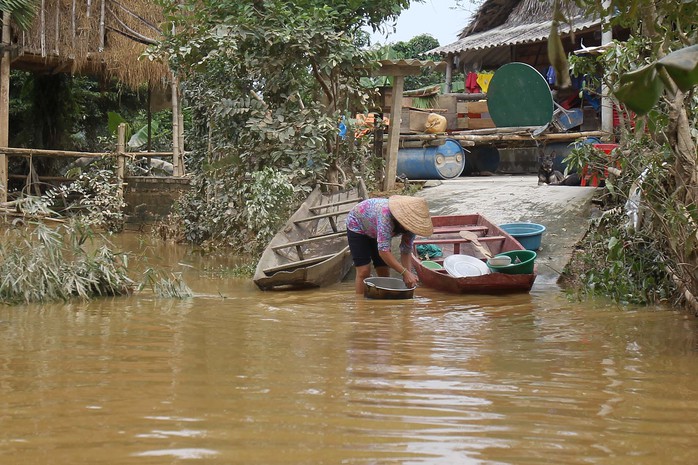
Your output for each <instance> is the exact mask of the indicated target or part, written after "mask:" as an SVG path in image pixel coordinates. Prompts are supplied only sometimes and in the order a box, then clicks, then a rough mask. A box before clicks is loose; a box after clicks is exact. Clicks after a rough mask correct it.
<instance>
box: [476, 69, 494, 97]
mask: <svg viewBox="0 0 698 465" xmlns="http://www.w3.org/2000/svg"><path fill="white" fill-rule="evenodd" d="M492 76H494V73H478V75H477V83H478V85H479V86H480V89H482V91H483V92H485V93H487V89H488V88H489V87H490V81H491V80H492Z"/></svg>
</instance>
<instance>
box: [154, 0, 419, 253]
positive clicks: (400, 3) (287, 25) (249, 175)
mask: <svg viewBox="0 0 698 465" xmlns="http://www.w3.org/2000/svg"><path fill="white" fill-rule="evenodd" d="M161 3H162V5H163V7H164V8H165V12H166V14H167V19H168V22H169V24H172V25H173V26H174V27H173V29H172V31H170V32H172V33H171V34H169V35H168V36H167V38H166V40H165V41H164V42H163V43H162V45H161V46H160V47H159V48H158V49H155V50H153V51H152V56H153V57H162V58H164V59H167V60H168V61H169V62H170V63H171V65H172V66H173V68H174V69H175V70H176V72H177V73H178V74H179V75H180V77H181V78H182V80H183V82H184V88H185V92H186V97H187V102H188V105H189V107H190V109H191V111H192V121H193V124H192V125H190V132H189V134H188V137H187V140H188V142H189V144H190V146H189V147H188V149H189V150H191V155H190V156H189V169H190V172H191V171H193V172H194V174H195V175H196V176H197V179H196V180H195V185H196V186H197V189H198V190H197V194H196V195H194V196H192V197H190V198H188V200H187V201H186V202H184V203H183V209H182V212H181V214H182V215H183V216H184V217H185V218H186V220H185V222H184V223H185V224H187V225H189V227H188V231H187V233H186V234H187V237H188V238H189V239H190V240H193V241H196V242H202V241H206V240H219V241H220V240H223V241H226V242H227V243H230V244H231V245H234V246H237V247H238V248H249V249H254V248H255V247H257V248H258V247H259V244H264V242H265V241H266V239H268V237H259V236H257V234H256V231H250V228H249V225H250V224H255V225H256V227H261V226H260V225H259V224H258V223H255V222H252V223H250V221H248V220H249V217H248V215H246V214H245V212H246V210H247V209H248V208H249V205H250V204H249V202H250V200H254V199H252V198H251V197H250V196H254V195H255V194H254V193H255V192H258V189H256V188H249V189H248V188H246V189H243V188H242V186H247V187H249V184H250V183H260V185H265V184H266V185H273V184H274V182H275V181H274V180H277V179H281V178H283V179H287V180H288V182H289V183H290V184H291V185H293V186H294V187H295V192H294V197H293V198H288V199H287V200H286V201H284V202H275V204H274V205H275V208H276V211H274V212H269V211H266V210H265V215H266V216H267V217H268V218H269V221H276V222H277V223H279V222H282V221H283V220H284V219H285V217H286V214H287V212H288V210H289V209H292V208H293V206H294V205H293V204H294V203H295V202H297V201H298V198H299V197H301V196H304V195H305V194H304V193H305V192H307V191H308V190H309V189H310V188H311V187H313V186H314V185H315V184H316V183H318V182H324V183H326V184H327V185H329V186H336V185H346V184H347V183H349V182H351V177H352V173H355V172H356V171H357V170H358V171H359V172H360V170H361V169H362V167H363V166H366V165H367V163H365V161H364V159H363V158H362V157H364V156H365V154H363V153H362V152H359V151H358V150H357V146H356V145H355V144H353V142H352V141H351V140H350V139H342V138H340V137H339V136H338V123H339V122H340V121H341V119H342V116H345V114H344V112H345V111H346V109H348V108H360V107H361V106H364V105H366V104H368V103H369V102H370V99H371V95H369V94H368V93H366V91H365V90H364V89H363V88H362V87H361V86H360V83H359V79H360V77H361V75H362V74H365V73H366V70H367V69H368V68H369V67H370V66H371V64H370V58H371V56H370V54H369V53H368V52H367V51H365V50H364V49H362V48H361V45H362V44H364V43H365V33H364V32H363V31H362V27H365V26H369V27H374V28H378V27H380V24H381V22H382V21H383V20H384V19H385V18H388V17H395V16H397V14H399V12H400V11H401V10H402V9H403V8H405V7H407V6H408V5H409V1H407V0H378V1H371V0H352V1H349V2H338V4H337V5H328V4H326V2H320V1H313V0H300V1H299V0H296V1H288V0H254V1H252V0H247V1H239V0H235V1H233V0H203V1H194V0H184V1H179V0H177V1H173V0H162V1H161ZM260 172H261V173H263V174H264V175H265V176H267V177H268V178H269V179H261V177H260V176H253V174H255V173H260ZM342 173H344V174H345V175H342ZM213 205H216V207H215V208H211V207H212V206H213ZM267 226H269V227H267ZM273 226H276V225H275V224H273V223H270V224H265V225H264V227H263V228H262V230H265V231H271V230H273V229H275V228H274V227H273ZM250 237H257V241H250V240H249V239H250Z"/></svg>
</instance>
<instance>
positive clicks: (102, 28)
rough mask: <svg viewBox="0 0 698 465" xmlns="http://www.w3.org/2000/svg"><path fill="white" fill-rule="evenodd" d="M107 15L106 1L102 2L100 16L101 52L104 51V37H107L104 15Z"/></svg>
mask: <svg viewBox="0 0 698 465" xmlns="http://www.w3.org/2000/svg"><path fill="white" fill-rule="evenodd" d="M105 14H106V0H102V7H101V9H100V15H99V51H100V52H103V51H104V36H105V23H104V15H105Z"/></svg>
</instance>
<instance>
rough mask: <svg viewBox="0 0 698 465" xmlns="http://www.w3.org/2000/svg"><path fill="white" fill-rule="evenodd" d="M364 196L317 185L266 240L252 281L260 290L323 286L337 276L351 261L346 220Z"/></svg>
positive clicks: (363, 188)
mask: <svg viewBox="0 0 698 465" xmlns="http://www.w3.org/2000/svg"><path fill="white" fill-rule="evenodd" d="M366 198H368V193H367V192H366V186H365V185H364V183H363V181H362V180H360V181H359V185H358V187H357V188H355V189H348V190H344V191H341V192H336V193H323V192H321V190H320V188H319V187H317V188H315V190H313V192H311V194H310V195H309V196H308V198H307V199H306V200H305V202H303V204H302V205H301V206H300V208H298V210H297V211H296V212H295V213H294V214H293V215H292V216H291V218H289V219H288V221H287V222H286V224H285V226H284V227H283V228H282V229H281V231H279V232H278V233H277V234H276V235H275V236H274V237H273V238H272V240H271V241H270V242H269V244H268V245H267V247H266V249H265V250H264V253H263V254H262V257H261V258H260V260H259V262H258V263H257V270H256V272H255V275H254V278H253V279H254V282H255V284H257V286H258V287H259V288H260V289H262V290H283V289H302V288H309V287H322V286H327V285H330V284H335V283H338V282H340V281H341V280H342V279H343V278H344V277H345V276H346V275H347V273H348V272H349V270H350V269H351V266H352V261H351V254H350V253H349V245H348V243H347V236H346V227H345V224H344V220H345V219H346V215H347V213H349V211H350V210H351V209H352V207H354V205H356V204H357V203H359V202H360V201H362V200H364V199H366Z"/></svg>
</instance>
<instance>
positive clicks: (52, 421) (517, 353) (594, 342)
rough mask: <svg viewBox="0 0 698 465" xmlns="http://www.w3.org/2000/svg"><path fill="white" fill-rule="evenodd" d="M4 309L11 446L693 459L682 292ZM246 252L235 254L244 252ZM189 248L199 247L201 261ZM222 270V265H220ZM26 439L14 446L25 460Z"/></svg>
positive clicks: (268, 459)
mask: <svg viewBox="0 0 698 465" xmlns="http://www.w3.org/2000/svg"><path fill="white" fill-rule="evenodd" d="M154 260H163V263H164V264H166V265H167V266H171V267H172V269H176V270H181V271H182V272H184V273H186V279H187V283H188V284H189V285H190V286H191V287H192V289H193V290H194V292H195V293H196V297H195V298H193V299H188V300H184V301H177V300H163V299H158V298H156V297H154V296H152V295H148V294H140V295H137V296H133V297H125V298H114V299H105V300H100V301H94V302H88V303H83V302H73V303H69V304H65V305H44V306H23V307H11V308H7V307H6V308H0V422H1V424H2V428H1V429H0V450H2V454H3V462H2V463H22V464H25V463H32V464H39V463H51V464H56V465H63V464H66V465H67V464H71V465H74V464H78V465H79V464H90V465H92V464H99V463H105V464H107V463H108V464H113V463H119V464H150V463H152V464H162V463H182V462H183V461H187V462H193V463H196V462H199V463H206V464H219V463H220V464H249V463H289V464H297V463H313V464H322V463H327V464H334V463H362V464H364V463H365V464H374V463H381V464H386V463H387V464H390V463H400V464H453V463H458V464H523V463H568V464H589V463H598V464H601V463H613V464H626V463H627V464H630V463H633V464H637V463H679V462H681V463H692V460H693V459H692V457H693V456H694V455H695V454H696V452H698V451H697V450H696V449H697V447H696V446H695V441H694V439H695V437H696V432H697V429H698V420H696V418H698V415H697V413H698V412H697V411H696V406H695V401H694V399H695V398H696V394H697V393H696V390H697V389H698V388H697V387H696V386H698V382H697V381H698V379H697V377H698V375H696V373H698V357H696V337H695V335H696V324H695V320H694V319H693V318H687V317H685V316H683V315H681V314H678V313H674V312H671V311H657V310H654V309H621V308H617V307H615V306H613V305H609V304H608V303H606V302H596V303H593V304H588V303H585V304H578V303H571V302H569V301H567V299H566V298H565V297H564V295H562V294H561V293H560V292H559V290H557V289H556V288H555V287H554V286H551V285H549V284H546V283H543V284H542V285H536V286H535V287H534V290H533V292H532V293H531V294H525V295H516V296H452V295H443V294H439V293H434V292H432V291H429V290H427V289H421V288H420V289H418V290H417V293H416V297H415V299H412V300H408V301H372V300H367V299H363V298H362V297H356V296H355V295H354V294H353V284H352V283H351V282H349V283H343V284H340V285H337V286H334V287H332V288H328V289H321V290H311V291H305V292H292V293H264V292H260V291H258V290H257V289H256V288H255V287H254V285H253V284H252V283H251V282H250V281H248V280H241V279H234V278H225V277H215V278H213V277H212V276H211V274H210V273H208V271H207V270H210V269H214V268H217V267H223V266H225V265H226V263H225V262H217V263H216V262H214V263H208V264H205V263H203V259H200V258H198V257H196V256H195V255H187V253H186V252H183V251H181V250H176V249H174V250H173V251H171V253H169V254H168V253H164V252H161V251H157V250H156V251H154V252H153V257H151V258H148V261H149V262H151V263H152V261H154ZM225 260H227V259H225ZM180 263H185V264H186V265H187V266H186V267H184V268H182V267H181V265H179V264H180ZM202 276H203V277H202ZM8 458H9V459H8Z"/></svg>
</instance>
